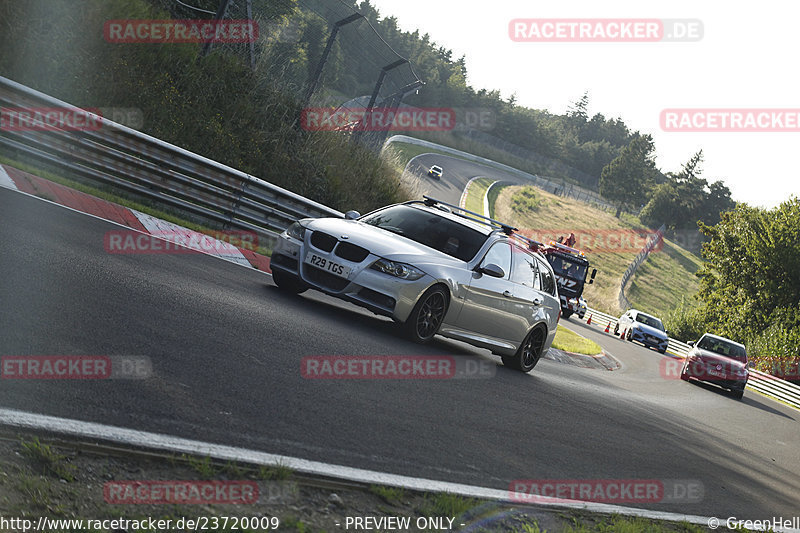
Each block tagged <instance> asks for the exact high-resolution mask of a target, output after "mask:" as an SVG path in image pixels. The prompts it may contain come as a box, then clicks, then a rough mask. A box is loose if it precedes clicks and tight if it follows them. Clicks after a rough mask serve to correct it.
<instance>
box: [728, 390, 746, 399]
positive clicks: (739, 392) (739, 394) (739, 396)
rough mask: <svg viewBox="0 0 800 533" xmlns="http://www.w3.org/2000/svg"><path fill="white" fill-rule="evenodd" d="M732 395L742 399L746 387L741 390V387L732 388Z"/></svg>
mask: <svg viewBox="0 0 800 533" xmlns="http://www.w3.org/2000/svg"><path fill="white" fill-rule="evenodd" d="M731 396H732V397H733V398H734V399H735V400H741V399H742V396H744V389H741V390H739V389H733V390H731Z"/></svg>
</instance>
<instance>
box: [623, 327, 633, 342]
mask: <svg viewBox="0 0 800 533" xmlns="http://www.w3.org/2000/svg"><path fill="white" fill-rule="evenodd" d="M625 338H626V339H628V342H633V332H632V331H631V330H630V329H628V332H627V333H626V334H625Z"/></svg>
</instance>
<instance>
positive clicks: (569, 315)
mask: <svg viewBox="0 0 800 533" xmlns="http://www.w3.org/2000/svg"><path fill="white" fill-rule="evenodd" d="M571 316H572V311H562V312H561V317H562V318H565V319H566V318H569V317H571Z"/></svg>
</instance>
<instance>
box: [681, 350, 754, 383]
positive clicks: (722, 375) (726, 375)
mask: <svg viewBox="0 0 800 533" xmlns="http://www.w3.org/2000/svg"><path fill="white" fill-rule="evenodd" d="M686 374H687V375H688V376H689V377H690V378H692V379H696V380H698V381H704V382H706V383H713V384H714V385H717V386H719V387H722V388H724V389H729V390H735V391H740V390H744V388H745V387H746V386H747V380H748V378H749V374H746V375H744V376H741V375H736V374H734V373H731V372H729V371H727V370H724V369H720V370H718V369H716V368H715V365H706V364H705V363H704V362H703V361H702V360H700V359H692V358H690V359H689V360H688V361H687V365H686Z"/></svg>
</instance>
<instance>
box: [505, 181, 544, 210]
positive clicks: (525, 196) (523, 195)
mask: <svg viewBox="0 0 800 533" xmlns="http://www.w3.org/2000/svg"><path fill="white" fill-rule="evenodd" d="M542 205H544V199H543V198H540V197H539V194H538V193H537V192H536V189H535V188H534V187H531V186H527V187H523V188H522V189H520V190H519V191H517V192H515V193H514V194H513V196H511V209H513V210H514V211H516V212H517V213H527V212H529V211H538V210H539V207H541V206H542Z"/></svg>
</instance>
